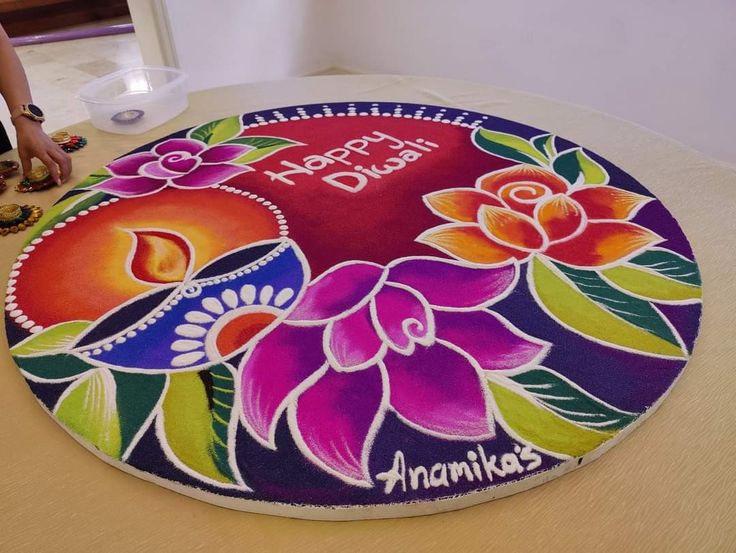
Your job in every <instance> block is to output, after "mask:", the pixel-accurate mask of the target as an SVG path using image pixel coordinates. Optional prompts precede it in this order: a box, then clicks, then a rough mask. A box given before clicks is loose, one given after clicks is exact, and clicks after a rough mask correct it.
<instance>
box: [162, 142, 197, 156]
mask: <svg viewBox="0 0 736 553" xmlns="http://www.w3.org/2000/svg"><path fill="white" fill-rule="evenodd" d="M204 149H205V145H204V144H202V143H201V142H200V141H199V140H193V139H191V138H170V139H169V140H164V141H163V142H159V143H158V144H156V145H155V146H154V147H153V150H152V151H153V153H154V154H157V155H160V156H163V155H166V154H170V153H171V152H189V153H190V154H192V155H195V154H198V153H199V152H201V151H202V150H204Z"/></svg>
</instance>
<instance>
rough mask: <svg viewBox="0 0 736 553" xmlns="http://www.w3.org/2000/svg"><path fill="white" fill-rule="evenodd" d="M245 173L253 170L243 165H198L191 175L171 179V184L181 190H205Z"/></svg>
mask: <svg viewBox="0 0 736 553" xmlns="http://www.w3.org/2000/svg"><path fill="white" fill-rule="evenodd" d="M246 171H253V169H251V168H250V167H248V166H245V165H230V164H229V163H221V164H219V165H200V166H199V167H197V168H196V169H195V170H194V171H192V172H191V173H188V174H186V175H183V176H181V177H178V178H176V179H173V181H172V182H173V183H174V184H175V185H176V186H179V187H181V188H207V187H208V186H212V185H213V184H219V183H221V182H225V181H226V180H228V179H231V178H233V177H234V176H235V175H239V174H241V173H245V172H246Z"/></svg>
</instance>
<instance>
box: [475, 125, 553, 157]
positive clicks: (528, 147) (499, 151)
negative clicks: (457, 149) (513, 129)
mask: <svg viewBox="0 0 736 553" xmlns="http://www.w3.org/2000/svg"><path fill="white" fill-rule="evenodd" d="M473 142H474V143H475V145H476V146H478V147H479V148H480V149H481V150H484V151H486V152H488V153H489V154H493V155H495V156H498V157H502V158H504V159H510V160H513V161H519V162H521V163H531V164H532V165H542V166H546V165H548V162H547V158H546V157H545V156H544V155H542V154H540V153H539V152H538V151H537V149H536V148H535V147H534V146H533V145H532V144H531V143H530V142H529V141H528V140H525V139H523V138H520V137H518V136H515V135H513V134H506V133H503V132H497V131H490V130H488V129H483V128H479V129H476V130H475V131H474V132H473Z"/></svg>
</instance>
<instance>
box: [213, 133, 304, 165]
mask: <svg viewBox="0 0 736 553" xmlns="http://www.w3.org/2000/svg"><path fill="white" fill-rule="evenodd" d="M227 144H245V145H246V146H252V147H253V148H255V149H254V150H250V151H249V152H246V153H245V154H243V155H242V156H240V157H239V158H238V159H236V160H235V161H233V163H237V164H240V165H247V164H249V163H254V162H256V161H259V160H261V159H264V158H266V157H268V156H270V155H271V154H274V153H276V152H278V151H280V150H283V149H284V148H290V147H291V146H303V144H302V143H301V142H296V141H294V140H287V139H286V138H278V137H275V136H241V137H239V138H235V139H233V140H228V141H227Z"/></svg>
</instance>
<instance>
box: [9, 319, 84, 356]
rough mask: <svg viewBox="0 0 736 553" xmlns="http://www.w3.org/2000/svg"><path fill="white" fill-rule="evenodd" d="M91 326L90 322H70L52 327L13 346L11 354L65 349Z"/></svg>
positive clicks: (30, 353)
mask: <svg viewBox="0 0 736 553" xmlns="http://www.w3.org/2000/svg"><path fill="white" fill-rule="evenodd" d="M90 324H92V323H90V322H89V321H70V322H68V323H59V324H56V325H54V326H50V327H48V328H45V329H44V330H42V331H41V332H39V333H38V334H31V335H30V336H29V337H28V338H26V339H25V340H23V341H22V342H19V343H18V344H16V345H15V346H13V347H12V348H11V350H10V353H11V354H13V355H34V354H37V353H43V352H48V351H53V350H60V349H63V348H65V347H66V346H68V345H69V344H71V343H72V342H73V341H74V339H75V338H76V337H77V336H79V335H80V334H81V333H82V331H84V329H86V328H87V327H88V326H89V325H90Z"/></svg>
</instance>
